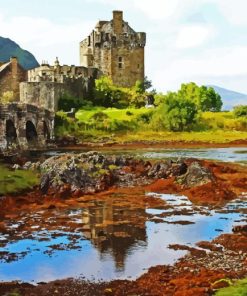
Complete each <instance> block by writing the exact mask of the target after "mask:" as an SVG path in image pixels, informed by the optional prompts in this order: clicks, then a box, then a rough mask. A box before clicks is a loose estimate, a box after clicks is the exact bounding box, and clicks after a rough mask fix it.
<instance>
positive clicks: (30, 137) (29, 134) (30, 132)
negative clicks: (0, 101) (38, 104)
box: [26, 120, 38, 144]
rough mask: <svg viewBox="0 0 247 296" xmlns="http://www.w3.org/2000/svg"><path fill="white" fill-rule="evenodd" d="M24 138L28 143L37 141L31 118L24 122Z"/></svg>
mask: <svg viewBox="0 0 247 296" xmlns="http://www.w3.org/2000/svg"><path fill="white" fill-rule="evenodd" d="M26 139H27V142H28V143H29V144H36V143H37V142H38V133H37V130H36V127H35V125H34V124H33V122H32V121H31V120H28V121H27V122H26Z"/></svg>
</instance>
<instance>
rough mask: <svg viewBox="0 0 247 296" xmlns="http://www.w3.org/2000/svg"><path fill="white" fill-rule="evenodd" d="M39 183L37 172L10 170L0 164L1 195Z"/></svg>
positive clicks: (29, 187)
mask: <svg viewBox="0 0 247 296" xmlns="http://www.w3.org/2000/svg"><path fill="white" fill-rule="evenodd" d="M38 184H39V178H38V175H37V174H36V173H35V172H32V171H23V170H10V169H8V168H7V167H5V166H3V165H0V195H4V194H10V193H17V192H19V191H22V190H26V189H31V188H32V187H33V186H35V185H38Z"/></svg>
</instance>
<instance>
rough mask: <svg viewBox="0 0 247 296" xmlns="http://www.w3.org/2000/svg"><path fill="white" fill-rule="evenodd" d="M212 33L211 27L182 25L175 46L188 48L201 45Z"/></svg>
mask: <svg viewBox="0 0 247 296" xmlns="http://www.w3.org/2000/svg"><path fill="white" fill-rule="evenodd" d="M212 34H213V29H212V27H209V26H202V25H189V26H182V27H181V28H180V30H179V33H178V36H177V40H176V46H177V47H178V48H190V47H196V46H199V45H202V44H203V43H204V42H205V41H206V40H208V38H209V37H211V36H212Z"/></svg>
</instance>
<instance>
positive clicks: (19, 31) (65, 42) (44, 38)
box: [0, 16, 95, 64]
mask: <svg viewBox="0 0 247 296" xmlns="http://www.w3.org/2000/svg"><path fill="white" fill-rule="evenodd" d="M94 25H95V21H90V22H88V21H81V22H71V23H64V24H61V23H55V22H52V21H51V20H48V19H45V18H32V17H13V18H8V19H7V18H5V17H3V16H1V17H0V36H3V37H8V38H10V39H12V40H13V41H15V42H17V43H18V44H19V45H20V46H21V47H22V48H24V49H27V50H29V51H31V52H32V53H33V54H34V55H35V56H36V58H37V59H38V60H42V59H45V60H47V59H50V60H51V61H52V62H53V60H54V58H55V57H56V56H60V57H61V58H62V59H63V60H64V61H65V62H70V63H77V64H78V63H79V57H78V55H79V54H78V48H79V42H80V41H81V39H83V38H85V36H87V35H88V33H89V32H90V31H91V30H92V28H93V26H94ZM54 49H55V50H54ZM69 49H71V52H74V51H75V50H76V56H75V59H74V60H73V61H72V60H71V61H68V60H67V61H66V56H68V50H69Z"/></svg>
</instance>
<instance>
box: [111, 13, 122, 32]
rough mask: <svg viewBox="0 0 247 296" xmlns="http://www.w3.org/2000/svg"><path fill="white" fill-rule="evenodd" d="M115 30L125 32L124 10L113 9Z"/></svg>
mask: <svg viewBox="0 0 247 296" xmlns="http://www.w3.org/2000/svg"><path fill="white" fill-rule="evenodd" d="M113 32H114V33H115V34H122V33H123V12H122V11H119V10H114V11H113Z"/></svg>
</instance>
